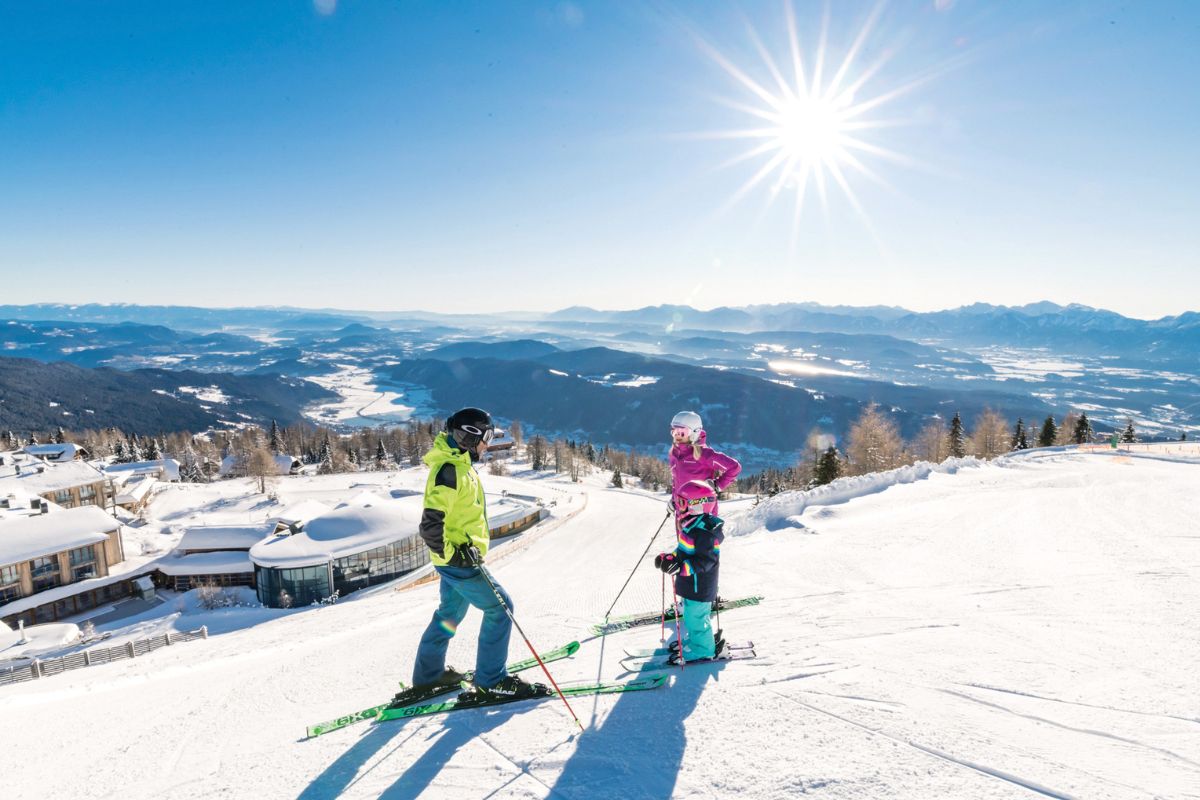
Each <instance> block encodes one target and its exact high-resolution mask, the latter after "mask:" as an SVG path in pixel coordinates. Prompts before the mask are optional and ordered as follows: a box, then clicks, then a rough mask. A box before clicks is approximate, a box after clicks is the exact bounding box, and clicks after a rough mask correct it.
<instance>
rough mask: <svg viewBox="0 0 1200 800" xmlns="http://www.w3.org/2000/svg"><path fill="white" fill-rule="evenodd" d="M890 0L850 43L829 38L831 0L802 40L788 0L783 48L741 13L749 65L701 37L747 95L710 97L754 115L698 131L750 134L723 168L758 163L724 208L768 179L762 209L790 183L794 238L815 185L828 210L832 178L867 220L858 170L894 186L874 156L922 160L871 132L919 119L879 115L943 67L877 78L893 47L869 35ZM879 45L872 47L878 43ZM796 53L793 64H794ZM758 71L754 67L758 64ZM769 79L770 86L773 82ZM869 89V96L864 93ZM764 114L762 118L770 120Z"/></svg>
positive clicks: (737, 136)
mask: <svg viewBox="0 0 1200 800" xmlns="http://www.w3.org/2000/svg"><path fill="white" fill-rule="evenodd" d="M883 11H884V2H882V1H881V2H879V3H878V4H876V5H875V6H874V7H873V8H872V9H871V11H870V12H869V13H868V14H867V16H866V18H865V19H864V20H863V22H862V24H861V26H859V27H858V28H857V31H856V33H855V35H854V36H853V37H852V39H851V40H850V44H849V46H848V47H846V49H845V50H844V51H842V50H840V48H837V47H835V46H834V45H833V43H832V42H831V33H830V17H831V7H830V4H828V3H827V4H826V5H825V6H824V9H823V12H822V14H821V19H820V27H819V30H818V32H817V36H816V43H815V47H814V48H813V49H811V50H806V49H805V46H804V43H803V39H802V37H801V35H800V26H799V24H798V22H797V17H796V12H795V9H794V8H793V6H792V4H791V2H786V1H785V3H784V7H783V15H784V26H783V29H784V33H785V34H786V42H785V49H786V52H785V53H783V57H782V58H779V57H777V56H776V55H775V54H774V53H773V52H772V49H771V47H769V46H768V44H767V42H765V41H764V40H763V38H762V37H761V36H760V35H759V33H758V31H757V30H755V28H754V26H753V25H752V24H751V23H750V21H749V20H748V19H747V20H745V26H746V32H747V37H748V39H749V42H750V45H751V47H752V49H753V51H754V53H755V54H756V55H757V56H758V58H759V59H760V60H761V65H760V66H758V67H750V68H744V67H742V66H739V65H738V64H736V63H734V61H733V60H731V59H730V58H727V57H726V56H725V55H723V54H722V53H721V52H720V51H719V50H717V48H716V47H714V46H713V45H711V44H709V43H708V42H706V41H705V40H704V39H703V38H701V37H697V42H698V44H699V46H700V48H701V49H702V50H703V52H704V53H705V54H706V55H707V56H708V57H709V58H711V59H712V60H713V61H714V62H715V63H716V64H717V65H718V66H719V67H720V68H721V69H722V70H723V71H724V72H725V73H726V74H727V75H728V76H729V77H730V78H732V79H733V81H734V82H735V83H736V84H737V85H739V86H740V87H741V88H742V89H743V90H745V92H746V93H747V95H748V96H745V97H742V98H741V99H730V98H714V99H715V100H716V102H718V103H720V104H721V105H723V106H726V107H727V108H729V109H731V110H733V111H736V112H739V113H742V114H745V115H746V116H747V117H751V118H753V119H754V120H755V122H756V123H758V124H756V125H753V126H748V127H745V128H731V129H728V130H720V131H713V132H710V133H707V134H700V135H699V137H700V138H711V139H725V140H744V141H747V142H749V143H752V146H750V147H748V148H747V149H746V150H745V151H743V152H740V153H738V154H736V155H734V156H733V157H732V158H730V159H728V160H727V161H725V162H724V163H722V164H720V166H719V167H718V168H719V169H724V168H729V167H734V166H737V165H741V164H745V163H747V162H752V163H756V162H757V163H756V166H755V167H754V170H753V172H752V174H751V175H750V176H749V177H748V178H747V179H746V180H745V181H744V182H743V183H742V184H741V185H740V186H739V187H738V188H737V189H736V191H734V193H733V195H732V196H731V197H730V198H729V200H728V201H727V202H726V203H725V204H724V206H723V209H722V210H728V209H729V208H732V207H733V206H735V205H737V204H738V203H739V202H741V201H742V200H744V199H745V198H746V196H747V195H749V194H750V193H751V192H753V191H754V190H755V189H757V188H759V187H765V189H764V190H765V192H766V196H765V198H764V211H765V210H766V209H769V208H771V207H773V206H774V204H775V203H776V201H777V199H778V198H779V197H780V196H781V195H783V194H785V193H786V192H789V191H790V192H794V194H795V203H794V205H793V208H792V227H793V241H794V240H795V237H796V235H797V234H796V231H797V229H798V228H799V226H800V221H801V218H802V216H803V214H804V212H805V210H806V208H807V207H808V204H807V203H806V197H807V195H808V194H809V193H810V192H811V193H813V194H815V195H816V198H817V200H818V202H819V204H820V206H821V210H822V212H823V214H824V216H825V218H826V220H827V223H828V219H829V199H830V192H831V191H833V187H836V191H837V192H838V193H840V194H841V195H842V196H844V197H845V199H846V202H847V203H848V205H849V206H850V208H851V209H853V211H854V213H855V215H856V216H858V217H859V218H861V219H862V220H863V221H864V224H866V225H867V226H868V227H869V228H871V233H872V236H874V230H873V228H872V227H871V226H870V221H869V219H868V218H867V212H866V209H865V206H864V204H863V202H862V200H861V199H860V198H859V195H858V193H857V192H856V191H855V189H854V186H853V182H854V181H857V180H859V179H862V180H866V181H868V182H870V183H871V184H874V185H877V186H880V187H882V188H884V189H886V190H887V191H889V192H893V193H894V192H896V189H895V187H894V186H892V184H890V183H889V182H888V181H887V180H886V179H885V178H884V177H883V176H881V175H880V174H879V173H878V171H877V170H875V169H873V168H872V166H871V165H870V163H868V159H870V160H876V159H877V160H879V161H883V162H888V163H892V164H898V165H903V166H906V167H912V166H918V164H917V162H916V161H915V160H914V159H912V158H909V157H908V156H905V155H903V154H902V153H899V152H897V151H895V150H893V149H891V148H888V147H885V146H883V145H881V144H879V143H878V142H877V141H875V140H876V139H877V138H878V136H877V135H878V133H879V132H880V131H883V130H886V129H889V128H897V127H902V126H907V125H912V124H914V120H913V118H912V117H911V116H906V115H904V114H895V113H892V115H891V116H890V117H889V118H882V117H879V116H876V114H877V112H878V111H879V109H880V108H881V107H884V106H887V105H888V104H890V103H893V102H894V101H896V100H897V99H898V98H901V97H903V96H905V95H907V94H909V93H911V92H913V91H914V90H916V89H917V88H919V87H920V86H922V85H924V84H925V83H927V82H928V81H929V80H931V79H933V78H934V77H936V76H937V74H939V72H938V71H931V72H929V73H926V74H923V75H919V76H917V77H914V78H912V79H911V80H908V81H906V82H904V83H901V84H899V85H893V86H891V87H882V88H876V89H875V90H873V91H872V92H871V93H870V94H866V90H867V88H868V87H869V86H873V85H875V84H877V83H878V82H879V80H880V76H881V74H882V73H883V70H884V67H885V66H886V65H887V64H888V63H889V62H890V61H891V59H892V57H893V56H894V54H895V50H894V48H892V47H883V48H882V49H881V48H872V47H870V43H871V40H872V37H873V36H876V34H877V33H878V32H879V31H880V29H881V25H880V23H881V19H882V17H883ZM872 51H874V52H872ZM789 62H790V64H789ZM756 72H757V73H758V76H759V77H755V73H756ZM768 87H771V88H768ZM864 95H865V96H864ZM764 123H765V124H764Z"/></svg>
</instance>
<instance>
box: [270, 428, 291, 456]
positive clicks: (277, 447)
mask: <svg viewBox="0 0 1200 800" xmlns="http://www.w3.org/2000/svg"><path fill="white" fill-rule="evenodd" d="M268 446H269V447H270V448H271V452H272V453H274V454H276V455H279V454H281V453H283V452H284V450H286V449H287V448H286V447H284V444H283V434H282V433H280V432H279V423H277V422H276V421H275V420H271V440H270V443H269V444H268Z"/></svg>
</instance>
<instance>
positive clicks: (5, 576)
mask: <svg viewBox="0 0 1200 800" xmlns="http://www.w3.org/2000/svg"><path fill="white" fill-rule="evenodd" d="M20 580H21V568H20V567H18V566H17V565H16V564H11V565H9V566H7V567H0V586H7V585H8V584H10V583H18V582H20Z"/></svg>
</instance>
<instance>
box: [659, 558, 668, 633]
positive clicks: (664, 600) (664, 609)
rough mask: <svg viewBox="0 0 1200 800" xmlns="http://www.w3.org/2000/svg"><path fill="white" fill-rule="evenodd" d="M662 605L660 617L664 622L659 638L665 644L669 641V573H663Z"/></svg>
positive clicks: (660, 603) (660, 602)
mask: <svg viewBox="0 0 1200 800" xmlns="http://www.w3.org/2000/svg"><path fill="white" fill-rule="evenodd" d="M659 605H660V606H661V607H662V615H661V616H660V617H659V620H660V622H661V623H662V626H661V629H660V630H659V632H658V640H659V641H660V642H662V643H663V644H666V643H667V573H665V572H664V573H663V574H662V600H661V601H659Z"/></svg>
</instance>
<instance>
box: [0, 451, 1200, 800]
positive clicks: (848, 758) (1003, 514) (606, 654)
mask: <svg viewBox="0 0 1200 800" xmlns="http://www.w3.org/2000/svg"><path fill="white" fill-rule="evenodd" d="M1197 462H1200V448H1196V446H1195V445H1191V446H1186V445H1176V446H1174V452H1169V453H1167V452H1160V451H1158V450H1155V449H1154V448H1139V449H1137V450H1135V451H1133V452H1129V453H1125V452H1111V451H1103V450H1097V451H1095V452H1088V453H1075V452H1072V451H1050V452H1040V453H1035V454H1030V455H1026V456H1021V457H1014V458H1008V459H1002V460H1001V461H1000V462H993V463H990V464H978V463H974V462H971V463H966V462H964V463H961V464H956V465H950V466H949V467H948V468H946V469H943V470H940V471H939V470H929V469H920V468H909V471H907V472H904V473H903V474H898V475H897V476H895V477H896V478H897V479H898V480H899V481H901V482H895V481H889V480H880V479H878V478H871V479H859V480H858V481H857V482H853V483H847V484H843V485H842V487H840V488H839V487H835V488H834V489H832V490H825V491H823V492H821V493H814V494H813V495H811V496H810V497H808V498H802V497H800V496H798V495H781V496H779V497H776V498H774V499H773V500H771V501H769V502H766V503H763V504H760V505H759V506H758V507H757V508H755V509H752V510H750V509H748V506H749V503H748V502H738V503H733V504H728V505H727V508H726V511H725V514H726V515H727V516H728V517H729V518H730V520H731V522H730V531H731V536H730V537H729V539H727V541H726V544H725V546H724V547H723V561H724V563H723V565H722V587H723V594H725V595H726V596H734V595H743V594H751V593H754V594H762V595H765V597H766V599H765V600H764V602H763V603H762V604H761V605H759V606H757V607H753V608H748V609H740V610H736V611H731V612H727V613H726V614H724V615H723V618H722V620H721V621H722V624H723V626H724V628H725V629H726V631H727V633H728V635H729V637H730V638H731V639H753V640H754V642H755V643H756V645H757V648H758V653H759V658H758V659H756V660H752V661H741V662H732V663H728V664H724V665H712V666H696V665H693V667H690V668H687V669H685V670H683V671H682V672H677V673H674V674H673V675H672V685H671V686H669V687H668V688H665V689H661V690H658V691H656V692H651V693H641V694H630V695H625V696H618V697H611V696H610V697H604V698H577V699H575V700H574V701H573V704H574V706H575V709H576V711H577V712H578V713H579V715H580V717H581V718H582V719H583V721H584V723H585V725H586V727H587V730H586V732H584V733H579V732H578V731H577V730H576V729H575V728H574V727H573V724H572V723H571V721H570V719H569V717H568V716H567V715H566V712H565V709H563V707H562V704H561V702H559V701H558V700H554V701H546V702H542V703H534V704H522V705H517V706H510V707H506V708H502V709H495V710H475V711H466V712H459V713H457V714H451V715H447V716H443V717H429V718H423V719H419V720H410V721H403V722H389V723H385V724H380V725H370V724H359V725H357V726H354V727H351V728H348V729H346V730H343V731H338V732H335V733H331V734H328V735H326V736H322V737H319V738H317V739H313V740H308V741H305V740H304V739H303V737H304V730H305V726H306V725H307V724H309V723H313V722H318V721H321V720H324V719H328V718H331V717H334V716H338V715H340V714H343V713H347V712H350V711H354V710H358V709H360V708H364V707H366V706H370V705H373V704H375V703H378V702H382V701H384V700H386V699H387V698H388V697H390V696H391V694H392V693H393V691H394V690H395V688H396V682H397V681H398V680H408V679H409V678H410V672H411V666H412V659H413V655H414V652H415V649H416V644H417V639H418V637H419V635H420V632H421V630H422V629H423V628H424V626H425V624H426V622H427V620H428V618H429V615H430V613H431V611H432V609H433V606H434V603H435V596H436V586H433V585H426V586H421V587H417V588H414V589H411V590H407V591H403V592H396V591H392V590H391V588H390V587H386V586H385V587H379V588H377V589H374V590H371V591H369V592H365V593H361V594H359V595H356V596H354V597H353V598H350V599H348V600H347V601H344V602H339V603H337V604H336V605H333V606H328V607H320V608H314V609H303V610H294V611H289V612H271V613H269V614H268V613H266V612H264V610H261V609H232V610H229V611H224V612H208V614H209V615H211V614H213V613H220V614H225V615H230V616H233V617H236V616H237V615H243V616H242V617H241V619H242V621H243V623H244V624H242V625H240V626H239V625H230V626H228V628H229V629H230V631H231V632H229V633H225V634H222V635H217V636H213V637H212V638H210V639H209V640H207V641H201V642H194V643H188V644H186V645H181V646H178V647H171V648H164V649H162V650H158V651H155V652H154V653H151V654H148V655H146V656H142V657H139V658H137V659H131V660H128V661H122V662H118V663H114V664H109V665H106V666H102V667H93V668H89V669H83V670H76V671H73V672H69V673H65V674H63V675H60V676H55V677H52V678H48V679H45V680H41V681H36V682H33V683H27V684H22V685H17V686H10V687H4V688H0V719H3V720H4V722H5V724H4V725H3V726H0V754H3V756H4V764H5V769H4V771H3V774H4V791H3V796H4V797H5V798H6V799H8V798H11V800H17V799H18V798H31V799H32V798H39V799H40V798H81V797H89V798H158V797H165V796H186V797H192V798H217V797H222V798H240V797H253V798H305V799H306V800H315V799H316V798H332V797H346V798H375V797H386V798H411V797H423V798H453V799H454V800H460V799H462V798H549V797H557V798H581V799H582V798H587V799H588V800H591V799H592V798H668V797H678V798H772V799H774V798H794V797H798V796H806V797H808V796H812V797H821V798H912V799H913V800H916V799H917V798H920V799H921V800H927V799H928V798H955V799H973V798H1033V797H1047V796H1048V797H1077V798H1189V797H1200V682H1197V680H1196V678H1195V664H1196V663H1197V662H1200V637H1198V636H1197V635H1196V631H1197V629H1198V627H1200V583H1198V581H1197V579H1198V578H1200V531H1198V529H1197V514H1198V512H1200V504H1198V503H1197V501H1196V499H1195V497H1196V488H1197V486H1198V484H1200V463H1197ZM416 472H417V471H414V475H415V474H416ZM360 477H361V476H360ZM483 479H484V482H485V485H487V486H488V487H489V489H492V488H493V484H497V483H499V482H504V483H505V484H506V485H508V484H511V485H514V486H517V487H520V486H524V487H526V489H527V490H528V489H529V488H530V487H535V488H537V489H539V490H541V491H547V490H550V489H551V488H552V487H553V488H554V490H555V491H559V492H563V493H564V496H569V498H570V500H571V502H570V503H564V504H561V507H560V508H558V509H557V510H556V514H555V517H554V518H553V519H551V520H550V521H549V522H548V523H547V524H544V525H543V526H539V527H538V528H536V529H534V531H533V532H531V534H530V535H527V536H526V537H522V538H521V539H518V540H516V541H514V542H513V543H512V545H511V546H509V547H506V548H503V549H502V550H500V551H498V552H497V553H496V554H495V555H494V557H493V558H492V559H490V560H491V563H492V566H493V570H494V572H495V574H496V576H497V577H498V579H499V580H500V581H501V582H502V583H503V584H504V585H505V586H506V588H507V589H508V590H509V592H510V593H511V594H512V595H513V598H514V600H515V604H516V611H517V615H518V619H519V620H520V621H521V623H522V625H523V627H524V628H525V630H526V632H527V633H528V634H529V636H530V637H531V638H532V639H533V641H534V642H535V643H538V644H539V645H541V646H542V647H543V648H549V647H552V646H554V645H557V644H561V643H563V642H566V641H569V640H571V639H574V638H579V639H581V640H583V646H582V648H581V649H580V651H579V653H578V654H577V655H576V656H575V657H574V658H573V659H570V660H567V661H560V662H556V663H555V664H553V665H552V669H553V671H554V673H555V676H556V677H557V678H558V679H559V680H560V681H569V680H589V679H595V678H597V677H602V678H614V677H617V676H620V675H622V674H624V673H625V672H626V671H627V668H628V667H630V666H631V665H628V664H622V662H621V661H620V658H621V656H622V655H623V653H622V649H623V648H625V647H645V646H652V645H654V644H656V643H657V641H658V636H659V630H658V627H657V626H650V627H645V628H640V629H634V630H630V631H625V632H622V633H619V634H614V635H611V636H609V637H607V638H606V639H598V638H591V637H590V636H589V634H588V632H587V628H588V626H589V625H590V624H592V623H594V622H597V621H599V619H600V618H601V617H602V615H603V613H604V610H605V609H606V608H607V607H608V605H609V603H610V602H611V600H612V598H613V597H614V596H615V594H616V592H617V590H618V589H619V588H620V586H621V584H622V582H623V581H624V580H625V577H626V575H627V573H628V571H629V569H630V567H631V566H632V564H633V562H634V560H635V559H636V558H637V556H638V554H639V553H640V552H641V551H642V549H643V547H645V545H646V542H647V541H648V539H649V537H650V535H651V533H652V532H653V531H654V529H655V526H657V525H658V523H659V521H660V520H661V519H662V515H663V501H662V495H657V496H652V495H649V494H646V493H642V492H640V491H637V490H628V489H627V490H613V489H608V488H604V487H603V485H602V484H601V476H594V477H593V479H592V482H591V483H585V484H584V485H582V486H578V487H572V486H570V485H569V484H558V483H555V482H553V481H552V480H547V479H541V480H538V481H536V482H535V481H532V480H521V479H519V477H514V478H505V479H501V478H496V477H493V476H490V475H486V474H485V475H484V476H483ZM165 499H166V498H164V500H165ZM156 502H158V501H157V500H156ZM163 508H164V509H165V508H166V506H165V505H164V506H163ZM180 510H181V511H183V509H180ZM185 516H186V515H185ZM659 543H660V548H659V549H665V548H667V547H669V534H666V533H664V534H662V535H661V536H660V537H659ZM660 586H661V584H660V579H659V575H658V573H655V572H654V571H653V570H652V569H650V568H649V567H648V565H643V567H642V568H641V569H640V570H639V572H638V573H637V574H636V576H635V578H634V580H633V582H632V584H631V585H630V588H629V590H627V592H626V594H625V596H624V597H623V598H622V600H621V602H620V603H619V604H618V606H617V608H616V609H615V611H614V613H616V614H620V613H627V612H632V611H639V610H644V609H655V608H657V607H658V606H659V602H660ZM196 618H197V617H193V616H190V615H189V614H186V613H185V614H181V615H180V616H179V618H178V620H177V621H176V623H175V624H176V626H177V627H178V628H180V629H185V628H190V627H193V624H192V623H193V622H194V621H195V619H196ZM478 620H479V617H478V614H477V613H474V612H473V613H472V615H470V616H469V617H468V619H467V621H466V623H464V625H463V626H462V627H461V628H460V630H459V635H458V637H457V638H456V640H455V641H454V642H453V644H452V646H451V662H452V663H454V664H457V665H460V666H464V667H465V666H470V665H471V664H472V662H473V652H474V639H475V635H476V633H477V630H478ZM523 655H525V652H524V648H523V644H522V642H521V640H520V638H519V637H517V636H515V635H514V638H513V643H512V651H511V656H512V657H513V658H520V657H522V656H523ZM526 675H527V676H529V677H535V676H533V674H532V673H526Z"/></svg>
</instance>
